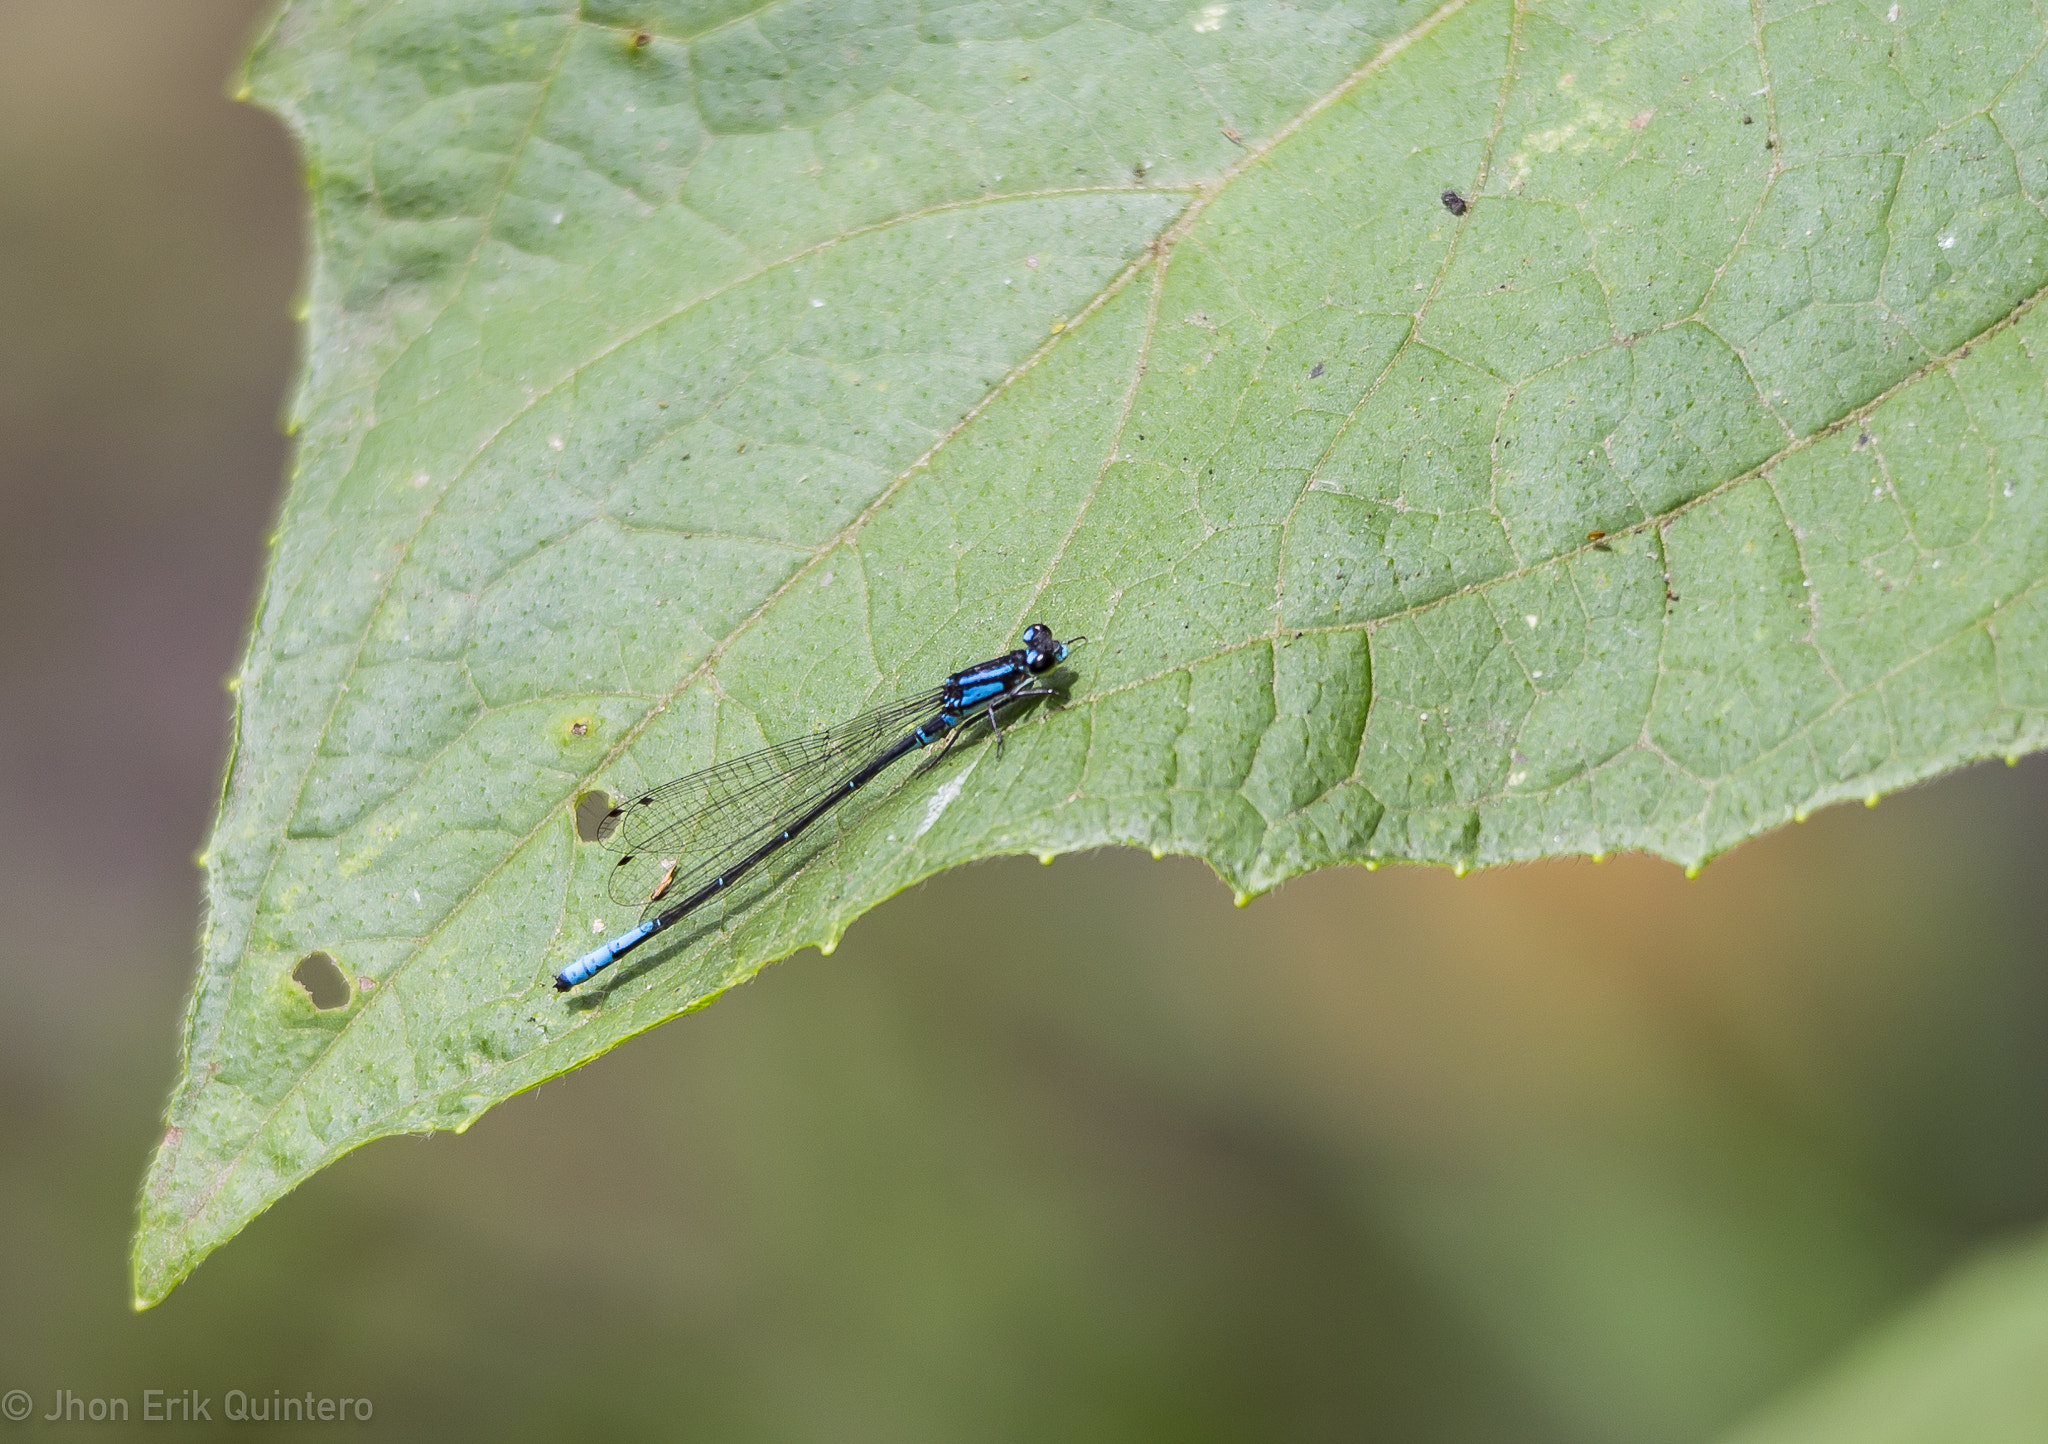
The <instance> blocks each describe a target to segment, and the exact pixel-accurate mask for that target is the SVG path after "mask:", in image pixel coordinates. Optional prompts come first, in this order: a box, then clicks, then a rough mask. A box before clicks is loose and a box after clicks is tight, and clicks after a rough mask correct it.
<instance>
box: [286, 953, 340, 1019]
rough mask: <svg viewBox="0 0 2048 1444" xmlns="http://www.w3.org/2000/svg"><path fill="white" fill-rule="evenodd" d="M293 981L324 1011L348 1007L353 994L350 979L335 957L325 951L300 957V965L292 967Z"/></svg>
mask: <svg viewBox="0 0 2048 1444" xmlns="http://www.w3.org/2000/svg"><path fill="white" fill-rule="evenodd" d="M292 981H293V982H295V983H297V984H298V985H299V986H300V987H301V988H303V989H305V990H306V996H307V997H308V998H310V999H312V1002H313V1006H314V1007H316V1008H318V1009H319V1010H320V1011H321V1012H323V1013H331V1012H333V1011H334V1010H335V1009H336V1008H346V1007H347V1006H348V1000H349V998H350V997H351V996H353V995H352V994H351V993H350V992H349V987H348V979H347V978H345V977H343V976H342V972H341V969H340V968H339V967H337V966H336V965H335V962H334V959H333V958H331V957H329V956H328V955H327V954H325V953H308V954H306V956H304V957H303V958H300V959H299V965H298V966H297V967H295V968H293V969H292Z"/></svg>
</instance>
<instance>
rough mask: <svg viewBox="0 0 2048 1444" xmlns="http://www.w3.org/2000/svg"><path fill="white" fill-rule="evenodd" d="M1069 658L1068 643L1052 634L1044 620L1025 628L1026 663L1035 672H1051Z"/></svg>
mask: <svg viewBox="0 0 2048 1444" xmlns="http://www.w3.org/2000/svg"><path fill="white" fill-rule="evenodd" d="M1066 660H1067V644H1066V643H1065V642H1062V641H1061V640H1060V639H1059V638H1058V637H1055V636H1054V635H1053V634H1052V628H1051V627H1048V626H1047V625H1046V624H1045V623H1043V622H1033V623H1032V624H1031V625H1030V626H1028V627H1026V628H1025V629H1024V665H1025V666H1027V667H1029V668H1030V669H1031V670H1032V671H1033V672H1034V673H1037V672H1050V671H1051V670H1052V669H1053V668H1054V667H1057V666H1058V665H1059V664H1060V663H1062V662H1064V661H1066Z"/></svg>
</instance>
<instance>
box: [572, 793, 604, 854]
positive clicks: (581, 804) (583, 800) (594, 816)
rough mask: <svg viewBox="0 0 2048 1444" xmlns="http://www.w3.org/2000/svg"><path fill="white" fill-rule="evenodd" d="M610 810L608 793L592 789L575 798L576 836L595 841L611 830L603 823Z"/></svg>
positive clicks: (587, 840) (583, 839)
mask: <svg viewBox="0 0 2048 1444" xmlns="http://www.w3.org/2000/svg"><path fill="white" fill-rule="evenodd" d="M611 810H612V799H611V795H610V794H609V793H606V792H601V791H596V790H592V791H590V792H586V793H584V794H583V795H582V796H581V797H579V798H577V799H576V836H577V837H578V838H580V839H581V840H582V841H584V842H596V841H598V840H599V839H601V838H602V837H603V836H604V835H605V834H606V833H607V832H609V831H611V829H610V828H608V827H606V826H605V825H604V820H605V818H606V816H607V815H609V814H610V812H611Z"/></svg>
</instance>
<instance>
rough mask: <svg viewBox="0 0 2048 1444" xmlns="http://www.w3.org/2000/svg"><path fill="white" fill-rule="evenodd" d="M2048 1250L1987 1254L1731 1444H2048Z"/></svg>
mask: <svg viewBox="0 0 2048 1444" xmlns="http://www.w3.org/2000/svg"><path fill="white" fill-rule="evenodd" d="M2044 1355H2048V1240H2043V1239H2041V1238H2039V1237H2033V1238H2027V1239H2022V1240H2018V1241H2015V1242H2013V1243H2011V1244H2006V1245H2003V1246H2000V1247H1998V1248H1995V1249H1990V1250H1986V1251H1985V1252H1984V1253H1983V1254H1982V1255H1981V1256H1979V1257H1978V1258H1976V1259H1974V1260H1972V1261H1971V1262H1970V1263H1968V1264H1967V1265H1965V1266H1964V1267H1963V1268H1961V1269H1958V1270H1956V1272H1955V1273H1954V1274H1953V1275H1951V1276H1950V1277H1949V1278H1947V1279H1944V1280H1943V1281H1942V1282H1941V1284H1940V1286H1939V1287H1937V1288H1936V1289H1934V1290H1933V1291H1932V1293H1931V1294H1930V1295H1929V1296H1928V1297H1927V1298H1925V1299H1923V1300H1921V1301H1919V1302H1918V1303H1916V1304H1914V1305H1913V1306H1912V1307H1911V1308H1908V1309H1906V1310H1904V1311H1903V1312H1902V1313H1901V1314H1900V1315H1899V1316H1898V1317H1897V1318H1895V1319H1893V1320H1891V1321H1889V1322H1888V1323H1886V1324H1885V1325H1884V1326H1883V1327H1882V1328H1880V1329H1878V1330H1876V1331H1875V1332H1874V1333H1873V1335H1872V1336H1871V1337H1870V1338H1869V1339H1867V1340H1865V1341H1863V1342H1862V1343H1860V1344H1858V1345H1857V1346H1856V1347H1855V1348H1853V1349H1852V1350H1850V1351H1849V1355H1848V1357H1847V1358H1845V1359H1844V1360H1842V1361H1841V1362H1840V1363H1839V1364H1837V1365H1836V1366H1834V1367H1833V1368H1830V1369H1828V1370H1827V1371H1825V1373H1824V1374H1823V1375H1822V1376H1821V1377H1820V1378H1819V1379H1817V1380H1815V1381H1814V1382H1812V1383H1811V1384H1808V1385H1806V1386H1805V1387H1803V1388H1801V1389H1798V1390H1796V1391H1794V1392H1793V1393H1792V1395H1791V1396H1790V1397H1788V1398H1786V1399H1784V1400H1782V1401H1780V1402H1779V1403H1777V1404H1775V1405H1773V1406H1772V1407H1770V1408H1769V1409H1766V1410H1765V1411H1764V1412H1763V1413H1762V1414H1761V1415H1759V1416H1758V1417H1757V1418H1756V1419H1754V1420H1752V1421H1751V1422H1750V1423H1748V1424H1747V1425H1745V1426H1744V1427H1742V1428H1740V1429H1738V1430H1736V1431H1735V1432H1734V1433H1733V1434H1731V1435H1729V1436H1728V1437H1727V1439H1726V1441H1725V1444H1950V1441H1953V1440H1958V1439H1967V1440H1970V1441H1971V1444H2032V1441H2034V1440H2038V1439H2040V1438H2041V1437H2042V1436H2043V1435H2044V1434H2048V1373H2044V1372H2043V1370H2042V1368H2041V1360H2042V1358H2043V1356H2044Z"/></svg>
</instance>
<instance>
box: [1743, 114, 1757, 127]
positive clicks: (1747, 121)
mask: <svg viewBox="0 0 2048 1444" xmlns="http://www.w3.org/2000/svg"><path fill="white" fill-rule="evenodd" d="M1742 123H1743V124H1744V125H1754V124H1756V122H1755V121H1753V120H1751V119H1750V118H1749V117H1748V116H1746V115H1745V116H1744V117H1742Z"/></svg>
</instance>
